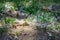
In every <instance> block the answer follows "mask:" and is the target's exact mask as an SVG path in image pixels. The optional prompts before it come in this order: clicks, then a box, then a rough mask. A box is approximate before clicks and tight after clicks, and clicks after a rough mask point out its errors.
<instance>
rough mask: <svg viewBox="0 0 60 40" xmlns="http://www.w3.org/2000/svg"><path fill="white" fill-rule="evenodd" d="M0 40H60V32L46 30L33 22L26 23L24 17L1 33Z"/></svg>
mask: <svg viewBox="0 0 60 40" xmlns="http://www.w3.org/2000/svg"><path fill="white" fill-rule="evenodd" d="M37 25H38V24H37ZM40 25H41V24H40ZM52 35H53V36H52ZM0 40H60V33H59V32H55V31H48V30H46V31H44V30H43V29H42V28H39V27H36V24H35V23H33V22H29V21H28V22H27V23H24V19H22V20H19V19H16V21H15V23H14V24H13V25H12V27H9V28H8V29H7V31H6V32H4V33H3V34H2V35H0Z"/></svg>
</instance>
